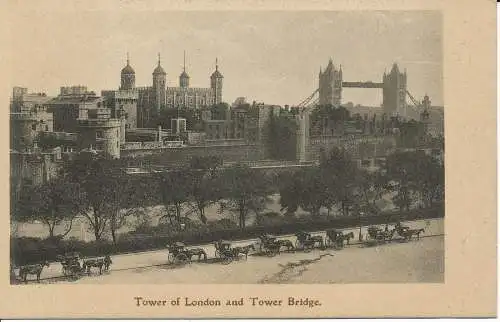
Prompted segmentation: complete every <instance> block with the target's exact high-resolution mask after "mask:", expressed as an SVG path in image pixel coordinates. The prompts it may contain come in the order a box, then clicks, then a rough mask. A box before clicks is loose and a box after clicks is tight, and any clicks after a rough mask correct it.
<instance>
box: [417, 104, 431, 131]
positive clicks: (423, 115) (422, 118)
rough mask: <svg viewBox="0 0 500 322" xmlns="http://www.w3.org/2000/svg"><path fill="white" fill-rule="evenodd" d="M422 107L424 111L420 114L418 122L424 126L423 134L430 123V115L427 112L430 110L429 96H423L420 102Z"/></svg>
mask: <svg viewBox="0 0 500 322" xmlns="http://www.w3.org/2000/svg"><path fill="white" fill-rule="evenodd" d="M422 107H423V108H424V110H423V111H422V113H420V122H422V123H423V124H424V130H425V133H427V132H428V131H429V123H430V113H429V110H430V108H431V101H430V99H429V96H427V95H425V96H424V100H423V101H422Z"/></svg>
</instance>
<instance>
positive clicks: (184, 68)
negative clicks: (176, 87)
mask: <svg viewBox="0 0 500 322" xmlns="http://www.w3.org/2000/svg"><path fill="white" fill-rule="evenodd" d="M182 70H183V71H186V51H185V50H184V67H183V69H182Z"/></svg>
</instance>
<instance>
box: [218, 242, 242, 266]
mask: <svg viewBox="0 0 500 322" xmlns="http://www.w3.org/2000/svg"><path fill="white" fill-rule="evenodd" d="M214 246H215V257H216V258H219V259H221V260H222V263H223V264H225V265H227V264H229V263H231V262H232V261H233V260H234V259H235V258H236V257H237V254H235V252H234V251H233V249H232V248H231V243H230V242H228V241H224V240H220V241H218V242H215V244H214Z"/></svg>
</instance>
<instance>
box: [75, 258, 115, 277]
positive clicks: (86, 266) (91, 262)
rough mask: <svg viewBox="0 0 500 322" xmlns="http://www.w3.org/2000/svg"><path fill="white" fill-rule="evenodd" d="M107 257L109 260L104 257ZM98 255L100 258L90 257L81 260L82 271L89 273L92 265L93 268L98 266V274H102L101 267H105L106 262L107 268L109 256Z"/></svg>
mask: <svg viewBox="0 0 500 322" xmlns="http://www.w3.org/2000/svg"><path fill="white" fill-rule="evenodd" d="M107 258H108V259H109V261H107V260H106V259H107ZM107 258H106V257H100V258H91V259H86V260H84V261H83V266H82V271H85V270H86V271H87V275H90V269H91V268H92V267H95V268H98V269H99V275H101V274H102V269H103V267H104V268H105V267H106V262H107V263H108V265H107V267H108V269H109V265H110V264H111V263H110V261H111V258H110V257H109V256H108V257H107Z"/></svg>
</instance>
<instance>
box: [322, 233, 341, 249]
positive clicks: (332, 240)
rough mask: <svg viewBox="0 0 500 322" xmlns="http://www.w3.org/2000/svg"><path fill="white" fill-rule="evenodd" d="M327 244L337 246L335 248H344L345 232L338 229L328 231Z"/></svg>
mask: <svg viewBox="0 0 500 322" xmlns="http://www.w3.org/2000/svg"><path fill="white" fill-rule="evenodd" d="M326 237H327V238H326V246H327V247H335V249H341V248H344V233H343V232H342V231H338V230H336V229H329V230H327V231H326Z"/></svg>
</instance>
